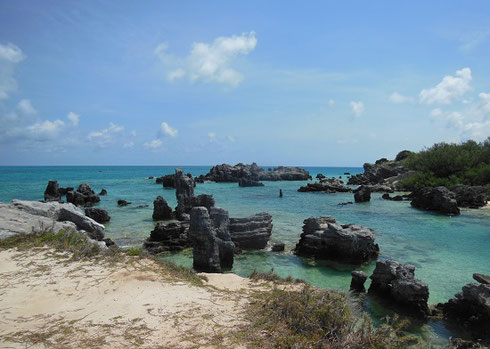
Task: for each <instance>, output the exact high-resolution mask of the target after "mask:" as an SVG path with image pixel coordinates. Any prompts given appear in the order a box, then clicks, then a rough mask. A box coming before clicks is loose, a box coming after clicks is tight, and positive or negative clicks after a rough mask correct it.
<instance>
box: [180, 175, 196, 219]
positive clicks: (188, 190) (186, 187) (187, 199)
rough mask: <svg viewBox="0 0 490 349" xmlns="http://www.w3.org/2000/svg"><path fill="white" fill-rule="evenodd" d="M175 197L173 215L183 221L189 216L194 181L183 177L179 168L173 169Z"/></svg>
mask: <svg viewBox="0 0 490 349" xmlns="http://www.w3.org/2000/svg"><path fill="white" fill-rule="evenodd" d="M175 189H176V191H175V195H176V196H177V207H176V208H175V213H176V216H177V218H178V219H183V218H184V215H185V214H189V212H190V211H191V209H192V207H193V206H194V205H193V199H194V181H193V180H192V179H191V178H189V177H188V176H186V175H184V173H183V172H182V170H181V169H180V168H176V169H175Z"/></svg>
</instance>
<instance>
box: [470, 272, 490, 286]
mask: <svg viewBox="0 0 490 349" xmlns="http://www.w3.org/2000/svg"><path fill="white" fill-rule="evenodd" d="M473 279H475V280H476V281H478V282H479V283H481V284H486V285H490V275H485V274H478V273H475V274H473Z"/></svg>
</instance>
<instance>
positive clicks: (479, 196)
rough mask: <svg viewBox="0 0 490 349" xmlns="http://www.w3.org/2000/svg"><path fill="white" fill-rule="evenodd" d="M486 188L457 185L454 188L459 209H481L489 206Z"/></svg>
mask: <svg viewBox="0 0 490 349" xmlns="http://www.w3.org/2000/svg"><path fill="white" fill-rule="evenodd" d="M488 190H490V188H487V187H485V186H469V185H457V186H455V187H453V188H452V190H451V191H452V192H453V193H454V194H455V196H456V197H455V198H456V202H457V203H458V206H459V207H469V208H480V207H483V206H485V205H486V204H487V191H488Z"/></svg>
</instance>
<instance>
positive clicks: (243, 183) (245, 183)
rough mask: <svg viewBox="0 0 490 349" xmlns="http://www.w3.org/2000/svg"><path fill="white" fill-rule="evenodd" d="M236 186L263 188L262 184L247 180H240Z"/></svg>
mask: <svg viewBox="0 0 490 349" xmlns="http://www.w3.org/2000/svg"><path fill="white" fill-rule="evenodd" d="M238 186H240V187H263V186H264V183H260V182H259V181H256V180H253V179H247V178H240V179H239V180H238Z"/></svg>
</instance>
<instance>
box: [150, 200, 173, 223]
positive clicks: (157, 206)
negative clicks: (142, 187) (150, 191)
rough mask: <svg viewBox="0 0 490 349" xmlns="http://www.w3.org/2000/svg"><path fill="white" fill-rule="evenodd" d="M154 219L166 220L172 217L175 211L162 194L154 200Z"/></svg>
mask: <svg viewBox="0 0 490 349" xmlns="http://www.w3.org/2000/svg"><path fill="white" fill-rule="evenodd" d="M152 217H153V219H155V220H165V219H171V218H172V217H173V212H172V209H171V208H170V206H169V205H168V204H167V201H165V199H164V198H163V197H161V196H157V198H156V199H155V200H154V201H153V215H152Z"/></svg>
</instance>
